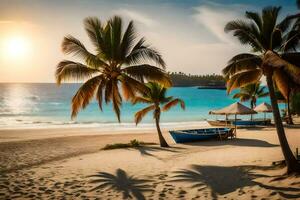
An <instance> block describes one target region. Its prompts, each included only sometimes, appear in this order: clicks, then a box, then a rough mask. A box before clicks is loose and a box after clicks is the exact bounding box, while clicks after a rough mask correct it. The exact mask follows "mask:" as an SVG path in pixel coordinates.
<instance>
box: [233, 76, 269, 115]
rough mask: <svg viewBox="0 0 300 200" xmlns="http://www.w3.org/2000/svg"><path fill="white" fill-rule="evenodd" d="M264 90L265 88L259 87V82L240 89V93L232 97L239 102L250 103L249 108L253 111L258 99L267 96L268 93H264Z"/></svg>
mask: <svg viewBox="0 0 300 200" xmlns="http://www.w3.org/2000/svg"><path fill="white" fill-rule="evenodd" d="M265 89H266V87H265V86H262V87H261V86H260V82H257V83H252V84H249V85H246V86H244V87H241V90H240V92H239V93H236V94H235V95H233V98H235V99H237V98H238V99H240V101H241V102H245V101H250V107H251V109H253V108H255V107H256V101H257V99H258V98H262V97H266V96H268V95H269V92H265ZM251 120H252V115H251Z"/></svg>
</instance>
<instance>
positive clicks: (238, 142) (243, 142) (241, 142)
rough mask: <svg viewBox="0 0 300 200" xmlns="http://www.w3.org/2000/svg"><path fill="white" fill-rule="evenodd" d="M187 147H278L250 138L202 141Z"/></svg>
mask: <svg viewBox="0 0 300 200" xmlns="http://www.w3.org/2000/svg"><path fill="white" fill-rule="evenodd" d="M185 145H191V146H224V145H231V146H244V147H278V146H279V145H277V144H271V143H269V142H267V141H264V140H258V139H248V138H235V139H228V140H221V141H215V140H208V141H201V142H192V143H185Z"/></svg>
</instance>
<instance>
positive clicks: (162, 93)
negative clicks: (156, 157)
mask: <svg viewBox="0 0 300 200" xmlns="http://www.w3.org/2000/svg"><path fill="white" fill-rule="evenodd" d="M146 86H147V88H148V90H147V91H146V92H145V93H143V94H142V95H140V96H137V97H135V99H134V100H133V104H136V103H146V104H150V105H149V106H147V107H146V108H144V109H142V110H140V111H138V112H137V113H136V114H135V123H136V124H138V123H140V122H141V121H142V119H143V117H144V116H145V115H146V114H147V113H148V112H150V111H153V118H154V119H155V124H156V128H157V133H158V138H159V142H160V146H161V147H169V145H168V143H167V142H166V140H165V138H164V137H163V135H162V132H161V130H160V126H159V121H160V115H161V112H162V111H168V110H169V109H170V108H172V107H173V106H176V105H177V104H178V103H180V106H181V108H182V109H185V104H184V102H183V100H181V99H178V98H175V99H174V97H172V96H170V97H166V92H167V88H165V87H164V86H162V85H160V84H158V83H155V82H148V83H146Z"/></svg>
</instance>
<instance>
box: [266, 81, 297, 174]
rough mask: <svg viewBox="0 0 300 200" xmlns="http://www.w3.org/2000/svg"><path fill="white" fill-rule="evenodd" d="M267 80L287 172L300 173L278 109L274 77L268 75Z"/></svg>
mask: <svg viewBox="0 0 300 200" xmlns="http://www.w3.org/2000/svg"><path fill="white" fill-rule="evenodd" d="M266 78H267V84H268V88H269V93H270V99H271V103H272V109H273V116H274V122H275V126H276V129H277V135H278V139H279V142H280V146H281V150H282V153H283V156H284V159H285V163H286V166H287V172H288V173H291V172H300V164H299V163H298V161H297V160H296V158H295V157H294V155H293V153H292V151H291V149H290V146H289V143H288V141H287V139H286V136H285V132H284V128H283V125H282V120H281V117H280V113H279V108H278V104H277V99H276V96H275V91H274V85H273V80H272V76H271V75H267V76H266Z"/></svg>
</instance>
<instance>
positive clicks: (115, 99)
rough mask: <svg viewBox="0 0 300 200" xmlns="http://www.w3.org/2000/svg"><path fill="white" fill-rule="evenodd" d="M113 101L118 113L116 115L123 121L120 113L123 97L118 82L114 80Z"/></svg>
mask: <svg viewBox="0 0 300 200" xmlns="http://www.w3.org/2000/svg"><path fill="white" fill-rule="evenodd" d="M112 103H113V109H114V111H115V113H116V116H117V118H118V121H119V122H120V121H121V118H120V115H121V110H120V107H121V104H122V97H121V95H120V92H119V88H118V82H117V81H114V82H112Z"/></svg>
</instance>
